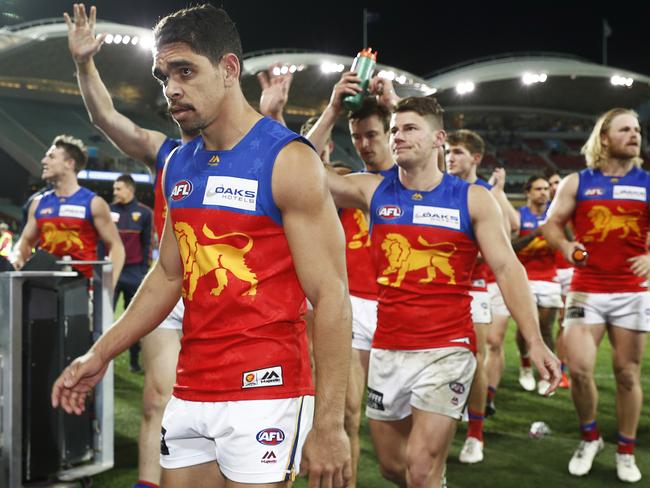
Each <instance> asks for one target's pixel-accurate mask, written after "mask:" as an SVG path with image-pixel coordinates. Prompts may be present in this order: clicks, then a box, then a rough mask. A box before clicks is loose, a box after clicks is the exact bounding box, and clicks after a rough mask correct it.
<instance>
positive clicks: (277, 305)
mask: <svg viewBox="0 0 650 488" xmlns="http://www.w3.org/2000/svg"><path fill="white" fill-rule="evenodd" d="M292 141H302V142H304V143H306V144H308V143H307V142H306V140H305V139H303V138H301V137H300V136H299V135H297V134H295V133H294V132H292V131H290V130H289V129H287V128H285V127H284V126H282V125H280V124H278V123H277V122H275V121H273V120H270V119H268V118H262V119H260V120H259V121H258V122H257V123H256V124H255V125H254V126H253V127H252V128H251V130H250V131H249V132H248V133H247V134H246V135H245V136H244V137H243V139H242V140H241V141H240V142H239V143H238V144H237V145H236V146H235V147H234V148H232V149H231V150H227V151H208V150H205V148H204V146H203V139H202V138H200V137H199V138H197V139H194V140H192V141H190V142H188V143H186V144H184V145H182V146H180V147H179V148H178V149H177V150H176V152H174V154H173V155H172V156H171V158H170V159H169V162H168V164H167V170H166V171H167V172H166V176H165V182H164V185H165V186H164V188H165V194H166V195H167V196H168V205H169V211H170V219H171V225H172V226H173V230H174V234H175V236H176V239H177V242H178V248H179V251H180V258H181V261H182V267H183V287H182V296H183V301H184V303H185V316H184V318H183V338H182V340H181V351H180V354H179V358H178V366H177V375H176V385H175V386H174V395H175V396H176V397H178V398H181V399H184V400H190V401H210V402H214V401H235V400H260V399H269V398H288V397H295V396H301V395H308V394H313V385H312V374H311V366H310V361H309V353H308V348H307V336H306V332H305V322H304V320H303V319H302V316H303V315H304V313H305V312H306V300H305V294H304V292H303V290H302V287H301V285H300V283H299V281H298V277H297V275H296V271H295V267H294V263H293V259H292V257H291V252H290V249H289V244H288V242H287V238H286V236H285V233H284V229H283V227H282V216H281V214H280V210H279V209H278V207H277V206H276V204H275V202H274V200H273V194H272V189H271V177H272V173H273V167H274V164H275V159H276V156H277V155H278V153H279V152H280V151H281V150H282V149H283V148H284V147H285V146H286V145H287V144H289V143H290V142H292ZM314 259H318V256H314Z"/></svg>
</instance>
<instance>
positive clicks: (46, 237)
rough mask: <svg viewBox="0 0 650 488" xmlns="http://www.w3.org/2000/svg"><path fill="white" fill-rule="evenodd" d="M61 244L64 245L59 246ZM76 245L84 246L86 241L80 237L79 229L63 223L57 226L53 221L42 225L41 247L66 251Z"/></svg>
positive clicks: (47, 249)
mask: <svg viewBox="0 0 650 488" xmlns="http://www.w3.org/2000/svg"><path fill="white" fill-rule="evenodd" d="M59 245H63V247H62V248H59ZM72 246H76V247H77V248H78V249H83V248H84V243H83V242H82V241H81V239H80V238H79V231H78V230H74V229H71V228H69V227H67V226H66V225H65V224H61V227H57V226H56V225H55V224H53V223H52V222H45V223H44V224H43V227H41V244H40V247H41V248H42V249H44V250H45V251H48V252H52V253H53V252H55V251H56V252H66V251H69V250H70V249H72Z"/></svg>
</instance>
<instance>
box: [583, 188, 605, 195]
mask: <svg viewBox="0 0 650 488" xmlns="http://www.w3.org/2000/svg"><path fill="white" fill-rule="evenodd" d="M604 194H605V190H603V189H602V188H587V189H586V190H585V193H584V195H585V196H586V197H600V196H602V195H604Z"/></svg>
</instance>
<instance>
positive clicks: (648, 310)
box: [643, 308, 650, 317]
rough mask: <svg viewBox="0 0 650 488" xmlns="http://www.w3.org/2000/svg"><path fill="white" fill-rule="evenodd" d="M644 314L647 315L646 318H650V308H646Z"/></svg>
mask: <svg viewBox="0 0 650 488" xmlns="http://www.w3.org/2000/svg"><path fill="white" fill-rule="evenodd" d="M643 313H644V314H646V317H647V316H650V308H646V309H645V310H644V311H643Z"/></svg>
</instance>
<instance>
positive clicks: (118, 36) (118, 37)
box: [113, 34, 122, 44]
mask: <svg viewBox="0 0 650 488" xmlns="http://www.w3.org/2000/svg"><path fill="white" fill-rule="evenodd" d="M113 42H114V43H115V44H119V43H120V42H122V34H115V36H114V37H113Z"/></svg>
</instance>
